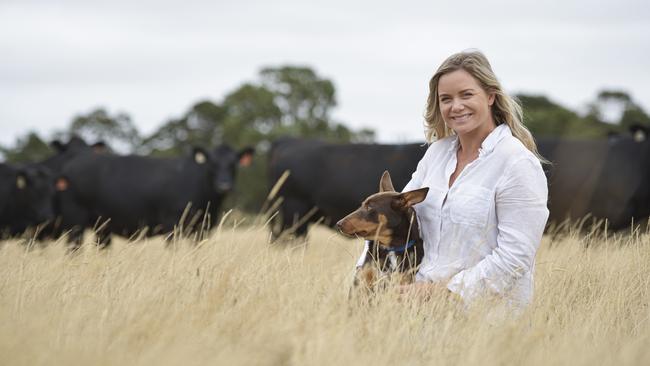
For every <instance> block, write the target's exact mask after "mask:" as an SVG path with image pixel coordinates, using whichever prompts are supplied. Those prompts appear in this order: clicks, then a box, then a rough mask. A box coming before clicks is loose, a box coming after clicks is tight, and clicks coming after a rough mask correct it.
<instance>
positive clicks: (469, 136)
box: [458, 122, 496, 157]
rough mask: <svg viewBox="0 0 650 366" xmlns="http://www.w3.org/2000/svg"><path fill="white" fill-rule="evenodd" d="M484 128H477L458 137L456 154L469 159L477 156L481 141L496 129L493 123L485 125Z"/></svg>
mask: <svg viewBox="0 0 650 366" xmlns="http://www.w3.org/2000/svg"><path fill="white" fill-rule="evenodd" d="M484 126H485V127H484V128H477V129H475V130H473V131H470V132H468V133H466V134H462V135H458V143H459V144H460V147H459V149H458V152H459V154H460V155H461V156H464V157H471V156H477V155H478V150H479V149H480V148H481V145H482V144H483V141H485V139H486V138H487V137H488V135H489V134H490V132H492V131H493V130H494V129H495V128H496V124H495V123H494V122H490V123H486V124H484Z"/></svg>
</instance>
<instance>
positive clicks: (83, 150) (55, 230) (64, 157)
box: [30, 136, 109, 240]
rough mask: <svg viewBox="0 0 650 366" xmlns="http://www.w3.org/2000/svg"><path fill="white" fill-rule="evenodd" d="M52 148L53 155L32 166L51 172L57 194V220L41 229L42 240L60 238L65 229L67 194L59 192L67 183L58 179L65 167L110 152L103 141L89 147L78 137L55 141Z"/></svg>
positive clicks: (55, 201) (55, 209) (55, 200)
mask: <svg viewBox="0 0 650 366" xmlns="http://www.w3.org/2000/svg"><path fill="white" fill-rule="evenodd" d="M50 146H51V147H52V149H53V150H54V154H53V155H51V156H50V157H48V158H46V159H44V160H42V161H39V162H37V163H33V164H30V166H33V167H44V168H45V169H47V170H48V171H49V172H51V174H52V177H53V181H52V184H51V185H52V186H53V187H55V192H54V195H53V196H52V200H53V203H52V204H53V208H54V214H55V219H54V220H50V221H49V222H48V223H47V225H43V226H42V227H41V230H40V231H39V233H38V237H37V238H38V239H40V240H43V239H47V238H58V237H59V236H60V235H61V234H62V233H63V228H62V227H61V214H62V213H61V207H62V200H63V199H65V194H62V193H61V192H59V190H61V189H63V188H65V182H62V181H61V180H60V179H58V178H59V176H60V174H61V172H62V171H63V167H64V166H65V165H66V164H67V163H68V162H69V161H71V160H73V159H74V158H76V157H77V156H80V155H85V154H96V153H107V152H108V150H109V148H108V146H107V145H106V144H105V143H104V142H103V141H99V142H96V143H94V144H92V145H89V144H87V143H86V141H84V140H83V139H82V138H80V137H78V136H72V137H71V138H70V140H69V141H68V142H67V143H64V142H61V141H60V140H55V141H53V142H52V143H50Z"/></svg>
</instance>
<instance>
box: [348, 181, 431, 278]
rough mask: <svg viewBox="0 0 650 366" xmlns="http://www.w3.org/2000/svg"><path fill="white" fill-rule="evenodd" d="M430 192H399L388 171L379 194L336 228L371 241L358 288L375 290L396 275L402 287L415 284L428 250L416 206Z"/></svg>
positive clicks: (359, 270)
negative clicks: (418, 270) (419, 226)
mask: <svg viewBox="0 0 650 366" xmlns="http://www.w3.org/2000/svg"><path fill="white" fill-rule="evenodd" d="M428 192H429V188H420V189H416V190H413V191H409V192H403V193H399V192H395V189H394V188H393V183H392V181H391V179H390V174H389V173H388V171H385V172H384V174H383V175H382V176H381V181H380V182H379V193H375V194H373V195H371V196H370V197H368V198H366V199H365V200H364V201H363V203H362V204H361V207H359V208H358V209H357V210H356V211H354V212H352V213H351V214H349V215H347V216H346V217H344V218H343V219H341V221H339V222H338V223H337V224H336V226H337V227H338V229H339V230H340V231H341V232H342V233H344V234H347V235H350V236H359V237H362V238H364V239H366V240H368V241H369V242H368V244H369V245H368V251H367V252H366V253H365V261H364V262H363V265H361V266H360V267H359V268H357V272H356V275H355V279H354V286H355V287H357V286H359V285H362V286H365V287H366V288H368V289H369V290H373V289H375V287H376V286H377V285H378V284H379V282H381V281H382V280H390V278H391V277H395V276H396V275H398V277H397V278H396V280H397V282H398V283H400V284H407V283H411V282H413V281H414V279H415V273H416V272H417V269H418V266H419V265H420V262H421V261H422V256H423V255H424V248H423V245H422V239H421V238H420V232H419V229H418V222H417V219H416V217H415V210H413V205H415V204H416V203H420V202H422V201H423V200H424V199H425V197H426V196H427V193H428Z"/></svg>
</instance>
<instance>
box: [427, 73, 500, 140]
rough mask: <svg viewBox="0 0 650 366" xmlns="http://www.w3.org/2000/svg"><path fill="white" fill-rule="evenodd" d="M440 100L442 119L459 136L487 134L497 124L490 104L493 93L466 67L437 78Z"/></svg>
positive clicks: (492, 99)
mask: <svg viewBox="0 0 650 366" xmlns="http://www.w3.org/2000/svg"><path fill="white" fill-rule="evenodd" d="M438 102H439V105H440V112H441V113H442V119H443V120H444V121H445V123H446V124H447V126H448V127H449V128H451V129H452V130H454V131H455V132H456V134H458V135H459V136H461V135H465V134H467V133H471V132H476V133H479V134H487V133H489V131H491V130H492V129H493V128H494V127H495V123H494V121H493V119H492V113H491V111H490V107H491V106H492V104H494V94H493V93H490V94H488V93H486V92H485V90H483V88H482V87H481V85H480V84H479V83H478V81H477V80H476V79H474V77H473V76H472V75H471V74H470V73H468V72H467V71H465V70H463V69H459V70H456V71H452V72H450V73H448V74H444V75H442V76H441V77H440V79H439V80H438Z"/></svg>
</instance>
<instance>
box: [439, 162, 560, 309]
mask: <svg viewBox="0 0 650 366" xmlns="http://www.w3.org/2000/svg"><path fill="white" fill-rule="evenodd" d="M547 199H548V188H547V185H546V176H545V175H544V172H543V171H542V167H541V164H540V163H539V161H537V160H536V159H533V158H525V159H521V160H519V161H517V162H516V163H514V164H513V165H511V167H510V169H508V170H507V172H506V173H505V174H504V176H503V177H502V178H501V182H500V183H499V184H498V185H497V189H496V193H495V204H496V217H497V247H496V248H495V249H494V250H493V251H492V253H491V254H489V255H488V256H486V257H485V258H483V259H482V260H481V261H480V262H478V263H477V264H476V265H475V266H473V267H470V268H467V269H465V270H463V271H461V272H459V273H458V274H456V275H455V276H453V277H452V278H451V280H450V281H449V283H448V284H447V288H448V289H449V290H450V291H452V292H454V293H457V294H458V295H460V296H461V297H462V298H463V299H464V300H465V301H471V300H472V299H474V298H475V297H477V296H481V295H488V294H495V295H505V294H506V293H507V292H508V291H509V290H510V289H511V288H512V287H513V286H514V284H515V282H516V280H517V279H519V278H521V277H522V276H523V275H524V274H525V273H527V272H529V271H532V269H533V268H532V267H533V265H534V261H535V254H536V253H537V248H538V247H539V243H540V242H541V239H542V234H543V232H544V227H545V226H546V220H547V219H548V208H547V206H546V203H547Z"/></svg>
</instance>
